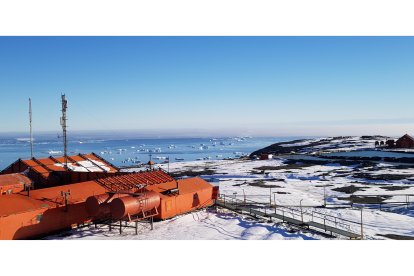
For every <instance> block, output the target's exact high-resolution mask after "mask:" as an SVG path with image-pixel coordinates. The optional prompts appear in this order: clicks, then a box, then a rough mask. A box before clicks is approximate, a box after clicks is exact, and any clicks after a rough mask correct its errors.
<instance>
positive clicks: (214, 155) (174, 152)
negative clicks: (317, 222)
mask: <svg viewBox="0 0 414 276" xmlns="http://www.w3.org/2000/svg"><path fill="white" fill-rule="evenodd" d="M300 138H301V137H283V138H281V137H266V138H262V137H261V138H252V137H222V138H214V137H211V138H145V139H142V138H130V137H128V139H125V138H122V137H115V138H110V139H103V138H100V137H99V136H88V137H85V136H71V137H69V142H68V154H69V155H76V154H79V153H83V154H84V153H91V152H94V153H96V154H98V155H100V156H101V157H103V158H104V159H106V160H108V161H109V162H111V163H112V164H114V165H116V166H119V167H128V166H136V165H139V164H141V163H147V162H148V161H149V159H150V158H151V159H152V160H153V161H154V162H155V163H163V162H168V160H169V161H170V162H171V163H172V162H181V161H195V160H221V159H227V158H240V157H242V156H247V155H249V154H250V153H252V152H253V151H255V150H258V149H261V148H263V147H266V146H269V145H271V144H273V143H277V142H283V141H290V140H293V139H300ZM29 141H30V140H29V139H27V138H21V137H18V136H10V135H9V136H3V137H1V136H0V170H2V169H4V168H6V167H7V166H9V165H10V164H11V163H13V162H14V161H16V160H18V159H19V158H21V159H29V158H30V143H29ZM33 155H34V157H36V158H43V157H48V156H62V155H63V142H62V138H61V137H58V136H56V137H50V135H49V136H45V137H42V136H36V137H35V142H34V154H33Z"/></svg>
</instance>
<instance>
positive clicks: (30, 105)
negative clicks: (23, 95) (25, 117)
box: [29, 98, 33, 158]
mask: <svg viewBox="0 0 414 276" xmlns="http://www.w3.org/2000/svg"><path fill="white" fill-rule="evenodd" d="M29 124H30V157H31V158H33V129H32V99H31V98H29Z"/></svg>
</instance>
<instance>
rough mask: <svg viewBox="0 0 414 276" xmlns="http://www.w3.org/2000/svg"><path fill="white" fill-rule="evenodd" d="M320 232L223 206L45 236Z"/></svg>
mask: <svg viewBox="0 0 414 276" xmlns="http://www.w3.org/2000/svg"><path fill="white" fill-rule="evenodd" d="M320 238H322V237H321V236H318V235H316V234H312V233H310V232H307V231H305V232H304V231H298V230H293V229H291V228H290V227H289V226H287V225H283V224H276V223H267V222H262V223H261V222H257V221H254V220H252V219H249V218H246V217H243V216H240V215H237V214H234V213H231V212H228V211H226V210H218V211H217V212H215V211H212V210H211V211H207V210H202V211H199V212H195V213H191V214H186V215H182V216H178V217H176V218H173V219H170V220H166V221H161V222H156V223H155V224H154V230H152V231H151V230H150V229H149V225H145V224H142V225H138V235H135V229H133V228H125V229H124V230H123V234H120V233H119V228H117V229H115V228H114V229H112V232H110V231H109V228H108V227H107V226H102V225H100V226H99V227H98V229H96V228H95V227H94V226H91V227H89V228H82V229H78V230H72V231H71V232H68V233H63V234H62V235H57V236H52V237H49V238H48V239H70V240H71V239H88V240H89V239H92V240H102V239H111V240H286V239H289V240H312V239H320Z"/></svg>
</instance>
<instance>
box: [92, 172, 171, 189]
mask: <svg viewBox="0 0 414 276" xmlns="http://www.w3.org/2000/svg"><path fill="white" fill-rule="evenodd" d="M171 181H175V179H174V178H172V177H171V176H169V175H168V174H167V173H165V172H163V171H160V170H157V171H149V172H138V173H131V174H125V175H120V176H114V177H106V178H102V179H98V180H96V182H97V183H99V184H100V185H102V186H103V187H105V188H106V189H108V190H109V191H126V190H131V189H136V188H137V185H139V184H143V185H154V184H160V183H166V182H171Z"/></svg>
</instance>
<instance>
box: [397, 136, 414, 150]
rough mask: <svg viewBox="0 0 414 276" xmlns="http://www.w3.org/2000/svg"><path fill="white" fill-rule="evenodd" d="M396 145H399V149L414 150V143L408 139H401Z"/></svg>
mask: <svg viewBox="0 0 414 276" xmlns="http://www.w3.org/2000/svg"><path fill="white" fill-rule="evenodd" d="M396 144H397V147H399V148H413V147H414V141H413V140H411V139H409V138H406V137H403V138H401V139H399V140H398V141H397V143H396Z"/></svg>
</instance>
